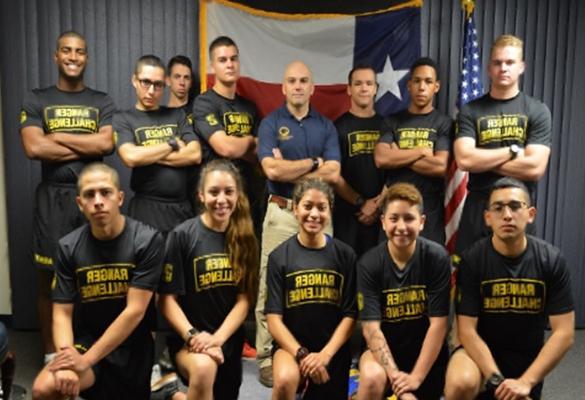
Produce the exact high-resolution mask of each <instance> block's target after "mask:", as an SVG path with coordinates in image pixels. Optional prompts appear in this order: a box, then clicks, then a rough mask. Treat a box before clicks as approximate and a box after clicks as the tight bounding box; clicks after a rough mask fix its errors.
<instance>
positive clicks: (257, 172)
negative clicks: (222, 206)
mask: <svg viewBox="0 0 585 400" xmlns="http://www.w3.org/2000/svg"><path fill="white" fill-rule="evenodd" d="M258 122H259V118H258V111H257V109H256V105H255V104H254V103H252V102H251V101H250V100H248V99H246V98H244V97H241V96H240V95H238V94H236V97H235V98H234V99H229V98H227V97H223V96H221V95H219V94H218V93H217V92H215V91H214V90H213V89H210V90H208V91H206V92H205V93H202V94H200V95H199V96H197V97H196V98H195V101H194V102H193V127H194V129H195V132H197V134H198V135H199V136H200V137H201V142H202V143H204V144H205V145H204V146H202V148H203V152H204V160H205V162H209V161H211V160H214V159H216V158H221V156H220V155H218V154H217V153H216V152H215V151H214V150H213V148H212V147H211V145H210V144H209V139H210V138H211V136H212V135H213V134H214V133H215V132H217V131H219V130H223V131H224V132H225V134H226V135H228V136H236V137H245V136H257V135H258ZM232 161H233V162H234V164H235V165H236V166H237V167H238V169H239V170H240V172H241V173H242V177H243V179H244V182H245V184H246V193H247V194H248V196H249V197H250V198H251V200H255V199H260V198H262V197H263V196H264V187H265V178H264V174H263V172H262V169H261V168H260V165H259V164H256V165H253V164H250V163H249V162H247V161H244V160H232Z"/></svg>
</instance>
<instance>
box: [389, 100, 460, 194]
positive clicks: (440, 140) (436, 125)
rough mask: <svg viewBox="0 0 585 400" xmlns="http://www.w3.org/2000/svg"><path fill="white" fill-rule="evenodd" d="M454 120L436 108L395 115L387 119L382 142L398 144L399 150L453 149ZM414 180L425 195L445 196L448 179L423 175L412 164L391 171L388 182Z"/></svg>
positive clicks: (435, 150)
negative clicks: (422, 112)
mask: <svg viewBox="0 0 585 400" xmlns="http://www.w3.org/2000/svg"><path fill="white" fill-rule="evenodd" d="M452 129H453V121H452V120H451V118H449V117H447V116H446V115H444V114H442V113H440V112H439V111H438V110H433V111H431V112H430V113H428V114H412V113H410V112H409V111H408V110H404V111H401V112H399V113H397V114H394V115H391V116H390V117H388V118H387V119H386V120H385V121H384V127H383V128H382V137H381V138H380V142H381V143H388V144H392V143H395V144H396V146H398V148H399V149H403V150H404V149H421V148H429V149H432V150H433V152H437V151H450V149H451V136H452V135H451V132H452ZM396 182H410V183H412V184H413V185H415V186H416V187H417V189H418V190H419V191H420V192H421V193H422V195H423V196H429V195H431V196H437V195H439V196H440V195H442V194H443V192H444V188H445V180H444V179H443V178H440V177H432V176H426V175H422V174H419V173H418V172H415V171H413V170H412V169H411V168H409V167H402V168H397V169H392V170H388V171H387V172H386V184H387V185H388V186H390V185H392V184H394V183H396Z"/></svg>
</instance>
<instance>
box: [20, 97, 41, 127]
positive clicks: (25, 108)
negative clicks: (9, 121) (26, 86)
mask: <svg viewBox="0 0 585 400" xmlns="http://www.w3.org/2000/svg"><path fill="white" fill-rule="evenodd" d="M42 114H43V110H42V108H41V106H40V104H39V102H38V99H37V96H36V94H35V92H34V91H32V92H28V93H27V94H26V95H25V97H24V101H23V103H22V108H21V110H20V127H21V128H24V127H26V126H38V127H39V128H41V129H43V130H44V128H43V115H42Z"/></svg>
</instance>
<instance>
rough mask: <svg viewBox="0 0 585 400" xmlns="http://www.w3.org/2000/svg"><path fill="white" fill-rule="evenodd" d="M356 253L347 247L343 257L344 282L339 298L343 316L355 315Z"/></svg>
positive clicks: (354, 316)
mask: <svg viewBox="0 0 585 400" xmlns="http://www.w3.org/2000/svg"><path fill="white" fill-rule="evenodd" d="M356 261H357V260H356V255H355V253H354V251H353V250H352V249H351V248H348V250H347V254H346V257H345V266H344V270H345V273H344V275H345V276H344V283H343V299H342V300H341V310H342V312H343V316H344V317H349V318H354V319H355V318H356V317H357V301H356V293H357V292H356V278H357V277H356Z"/></svg>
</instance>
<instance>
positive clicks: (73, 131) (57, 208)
mask: <svg viewBox="0 0 585 400" xmlns="http://www.w3.org/2000/svg"><path fill="white" fill-rule="evenodd" d="M87 58H88V53H87V43H86V41H85V38H84V37H83V36H81V35H80V34H79V33H77V32H74V31H68V32H64V33H63V34H61V36H59V38H58V39H57V48H56V50H55V54H54V61H55V64H56V65H57V69H58V71H59V78H58V81H57V84H56V85H55V86H50V87H48V88H45V89H35V90H33V91H32V92H30V93H29V94H28V95H27V96H26V97H25V100H24V103H23V105H22V111H21V113H20V135H21V138H22V144H23V146H24V151H25V154H26V156H27V157H28V158H30V159H31V160H39V161H40V162H41V176H42V178H41V183H40V184H39V186H38V187H37V190H36V194H35V202H34V203H35V207H34V217H33V262H34V264H35V265H36V266H37V267H38V268H37V284H38V289H37V290H38V291H37V296H38V297H37V306H38V314H39V323H40V328H41V336H42V338H43V344H44V351H45V362H48V361H49V360H50V359H51V357H52V353H53V352H54V351H55V348H54V346H53V337H52V333H51V323H52V321H51V320H52V318H51V307H52V302H51V281H52V279H53V262H54V261H55V256H56V251H57V242H58V240H59V239H60V238H61V237H62V236H64V235H65V234H67V233H69V232H71V231H72V230H73V229H75V228H77V227H78V226H80V225H81V224H83V222H84V219H83V215H81V213H80V212H79V210H78V208H77V205H76V204H75V197H76V194H77V191H76V188H75V184H76V182H77V176H78V174H79V172H80V171H81V169H82V168H83V166H84V165H86V164H87V163H89V162H92V161H99V160H101V159H102V157H103V156H104V155H105V154H109V153H110V152H111V151H112V149H113V147H114V140H113V135H112V116H113V114H114V103H113V101H112V99H111V98H110V97H109V96H108V95H106V94H105V93H102V92H98V91H95V90H93V89H90V88H88V87H86V86H85V83H84V81H83V75H84V72H85V67H86V63H87Z"/></svg>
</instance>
